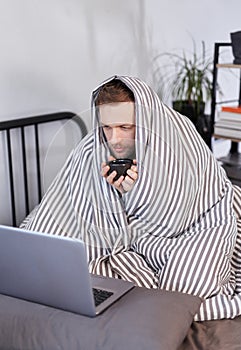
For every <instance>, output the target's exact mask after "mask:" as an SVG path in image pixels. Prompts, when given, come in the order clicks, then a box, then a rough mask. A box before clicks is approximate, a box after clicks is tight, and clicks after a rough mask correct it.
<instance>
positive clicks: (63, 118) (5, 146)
mask: <svg viewBox="0 0 241 350" xmlns="http://www.w3.org/2000/svg"><path fill="white" fill-rule="evenodd" d="M67 121H71V124H73V126H72V127H74V128H75V129H76V128H77V129H78V132H79V133H80V136H79V139H81V138H83V137H84V136H85V135H86V134H87V128H86V125H85V123H84V122H83V120H82V119H81V118H80V117H79V116H77V115H76V114H74V113H72V112H58V113H51V114H44V115H37V116H31V117H25V118H21V119H15V120H9V121H3V122H0V142H1V149H2V150H1V152H2V157H3V160H2V161H1V162H2V164H3V166H2V169H1V171H2V172H3V175H4V177H5V179H4V181H3V183H4V184H5V186H7V189H6V188H5V189H4V191H5V194H6V193H7V192H8V193H9V202H10V203H9V204H10V205H9V204H7V203H6V202H5V201H4V205H5V209H6V206H8V207H9V210H10V211H11V214H10V217H11V221H12V222H11V223H9V224H12V225H13V226H17V225H18V224H19V222H18V221H19V219H18V218H17V216H18V215H17V210H16V206H17V200H16V191H17V190H21V191H22V194H23V196H22V197H23V198H22V200H21V202H20V203H22V204H21V205H22V206H24V207H25V213H24V216H26V215H27V214H29V212H30V211H31V210H32V209H33V207H34V206H35V205H36V204H38V203H39V202H40V200H41V198H42V195H43V189H42V176H43V169H42V168H41V160H40V158H41V155H40V153H41V151H42V148H43V146H42V145H41V132H44V133H46V130H49V128H53V125H55V126H54V128H56V130H59V129H60V128H61V127H63V125H64V124H65V123H66V122H67ZM50 124H51V127H50ZM40 125H46V127H45V129H44V128H43V127H42V126H40ZM55 132H57V131H55ZM14 143H15V145H14ZM16 144H17V146H16ZM29 145H30V146H29ZM45 147H48V145H46V146H45ZM29 148H31V150H29ZM16 153H18V156H16ZM29 155H31V158H34V161H33V160H31V164H29V163H30V162H29V159H28V158H29ZM16 157H17V165H16V164H15V163H16ZM33 167H34V168H35V170H33ZM33 174H34V175H33ZM33 176H34V177H36V178H35V179H34V181H33ZM1 177H2V176H1ZM30 182H34V183H35V185H33V186H32V187H34V188H35V191H36V195H35V203H34V204H33V203H30V202H31V200H30V199H31V193H30ZM18 192H19V191H18ZM1 202H2V203H3V200H2V198H1ZM18 202H19V200H18ZM3 209H4V208H3ZM22 219H23V218H20V221H21V220H22ZM0 223H1V222H0ZM4 223H5V222H4Z"/></svg>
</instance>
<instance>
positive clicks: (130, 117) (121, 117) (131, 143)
mask: <svg viewBox="0 0 241 350" xmlns="http://www.w3.org/2000/svg"><path fill="white" fill-rule="evenodd" d="M134 106H135V105H134V103H133V102H119V103H109V104H105V105H100V106H99V111H100V123H101V126H102V128H103V131H104V134H105V137H106V140H107V142H108V146H109V149H110V151H111V154H112V155H113V156H114V157H115V158H131V159H133V158H135V130H136V126H135V107H134Z"/></svg>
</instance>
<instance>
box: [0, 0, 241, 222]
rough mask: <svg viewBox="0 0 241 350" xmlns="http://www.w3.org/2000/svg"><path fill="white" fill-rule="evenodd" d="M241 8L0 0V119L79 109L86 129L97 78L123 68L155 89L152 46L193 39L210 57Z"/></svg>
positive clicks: (154, 1)
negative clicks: (216, 42) (216, 43)
mask: <svg viewBox="0 0 241 350" xmlns="http://www.w3.org/2000/svg"><path fill="white" fill-rule="evenodd" d="M240 13H241V2H240V0H229V1H226V0H212V1H210V0H199V1H193V0H182V1H180V0H168V1H167V0H165V1H164V0H148V1H147V0H146V1H145V0H132V1H129V0H128V1H127V0H122V1H117V0H21V1H20V0H0V43H1V50H0V52H1V54H0V102H1V103H0V121H2V120H7V119H14V118H20V117H24V116H31V115H36V114H43V113H47V112H48V113H49V112H53V111H59V110H69V111H73V112H76V113H82V112H83V111H84V113H83V116H84V118H85V121H86V124H87V126H88V128H90V127H91V122H90V117H89V113H88V112H85V111H86V110H88V109H89V107H90V94H91V91H92V89H94V88H95V87H96V86H97V85H98V84H99V82H101V81H103V80H104V79H106V78H107V77H109V76H112V75H114V74H127V75H135V76H139V77H140V78H142V79H144V80H146V81H147V82H148V83H149V84H150V85H153V87H154V88H156V86H155V82H154V81H153V76H152V71H153V67H152V59H153V57H154V56H155V55H156V54H157V53H159V52H164V51H167V50H168V51H170V50H173V49H182V48H184V49H188V50H192V48H193V46H192V45H193V43H192V38H193V39H194V40H195V42H196V44H197V47H198V45H199V44H200V43H201V41H202V40H204V41H205V43H206V47H207V51H208V52H209V53H210V55H211V56H212V55H213V46H214V42H215V41H230V32H232V31H236V30H241V22H240ZM53 167H54V166H53ZM0 176H1V179H3V181H2V180H1V182H4V178H5V176H4V163H3V164H2V165H1V169H0ZM5 187H6V186H5ZM4 193H5V189H3V188H1V186H0V198H1V197H2V196H3V194H4ZM0 203H1V204H0V222H1V220H2V216H1V213H3V207H2V205H3V204H2V203H3V201H2V200H1V199H0Z"/></svg>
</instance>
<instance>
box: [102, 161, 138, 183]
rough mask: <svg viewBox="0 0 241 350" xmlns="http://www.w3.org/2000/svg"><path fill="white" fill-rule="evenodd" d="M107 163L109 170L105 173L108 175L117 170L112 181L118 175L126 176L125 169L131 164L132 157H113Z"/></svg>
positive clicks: (116, 178)
mask: <svg viewBox="0 0 241 350" xmlns="http://www.w3.org/2000/svg"><path fill="white" fill-rule="evenodd" d="M107 165H109V167H110V170H109V171H108V173H107V175H110V174H111V173H112V172H113V171H116V172H117V175H116V176H115V178H114V181H116V180H118V179H119V177H120V176H122V175H123V176H126V174H127V170H128V169H130V167H131V166H132V165H133V161H132V159H128V158H124V159H115V160H112V161H110V162H109V163H107Z"/></svg>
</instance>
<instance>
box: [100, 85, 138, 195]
mask: <svg viewBox="0 0 241 350" xmlns="http://www.w3.org/2000/svg"><path fill="white" fill-rule="evenodd" d="M134 102H135V100H134V95H133V93H132V92H131V90H129V89H127V87H126V85H125V84H124V83H122V82H121V81H120V80H113V81H111V82H109V83H107V84H106V85H105V86H104V87H103V88H102V89H101V90H100V91H99V93H98V97H97V100H96V106H98V107H99V108H98V111H99V117H100V125H101V128H102V130H103V134H104V137H105V139H106V142H107V143H108V148H109V150H110V154H111V156H110V157H109V160H113V159H124V158H127V159H132V160H133V163H134V164H136V163H137V162H136V159H135V128H136V127H135V104H134ZM109 170H110V167H109V166H108V165H107V164H106V162H104V163H102V176H104V177H105V178H106V179H107V181H108V182H109V183H110V184H111V185H113V186H114V187H115V188H116V189H117V190H118V191H119V192H120V193H124V192H128V191H130V190H131V188H132V187H133V185H134V183H135V181H136V180H137V177H138V175H137V167H136V166H135V165H134V166H132V167H131V169H130V170H128V171H127V176H125V177H124V176H121V177H120V178H119V179H118V180H117V181H114V179H115V176H116V175H117V173H116V172H112V173H111V174H110V175H108V172H109Z"/></svg>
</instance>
